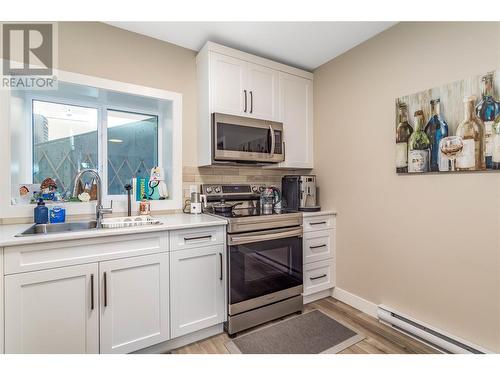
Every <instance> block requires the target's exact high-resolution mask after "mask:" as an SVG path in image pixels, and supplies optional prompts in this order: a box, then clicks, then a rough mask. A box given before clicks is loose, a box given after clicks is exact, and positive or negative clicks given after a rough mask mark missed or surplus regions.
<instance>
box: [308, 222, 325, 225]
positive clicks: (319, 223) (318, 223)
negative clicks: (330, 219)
mask: <svg viewBox="0 0 500 375" xmlns="http://www.w3.org/2000/svg"><path fill="white" fill-rule="evenodd" d="M321 224H326V221H318V222H316V223H309V225H321Z"/></svg>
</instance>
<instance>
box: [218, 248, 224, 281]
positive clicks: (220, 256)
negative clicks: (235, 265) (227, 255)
mask: <svg viewBox="0 0 500 375" xmlns="http://www.w3.org/2000/svg"><path fill="white" fill-rule="evenodd" d="M219 260H220V278H219V280H222V270H223V265H222V253H219Z"/></svg>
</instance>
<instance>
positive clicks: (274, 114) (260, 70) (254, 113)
mask: <svg viewBox="0 0 500 375" xmlns="http://www.w3.org/2000/svg"><path fill="white" fill-rule="evenodd" d="M247 66H248V69H247V78H248V82H247V87H248V114H249V115H250V116H251V117H255V118H259V119H264V120H278V97H279V90H278V77H279V73H278V71H276V70H274V69H270V68H266V67H265V66H262V65H258V64H251V63H248V65H247Z"/></svg>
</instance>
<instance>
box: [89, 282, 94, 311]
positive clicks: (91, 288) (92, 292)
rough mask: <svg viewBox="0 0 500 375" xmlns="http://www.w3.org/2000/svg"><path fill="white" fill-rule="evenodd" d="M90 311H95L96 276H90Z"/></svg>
mask: <svg viewBox="0 0 500 375" xmlns="http://www.w3.org/2000/svg"><path fill="white" fill-rule="evenodd" d="M90 310H94V274H91V275H90Z"/></svg>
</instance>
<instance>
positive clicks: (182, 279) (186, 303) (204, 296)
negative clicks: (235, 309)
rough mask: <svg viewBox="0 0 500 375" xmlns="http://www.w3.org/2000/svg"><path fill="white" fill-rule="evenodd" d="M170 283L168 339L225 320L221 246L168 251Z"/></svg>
mask: <svg viewBox="0 0 500 375" xmlns="http://www.w3.org/2000/svg"><path fill="white" fill-rule="evenodd" d="M170 280H171V297H170V301H171V324H172V328H171V332H172V335H171V336H172V338H175V337H179V336H182V335H185V334H188V333H191V332H194V331H198V330H200V329H203V328H207V327H211V326H213V325H215V324H218V323H222V322H224V321H225V293H224V291H225V285H226V272H225V251H224V245H216V246H207V247H200V248H194V249H186V250H178V251H173V252H171V253H170Z"/></svg>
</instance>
